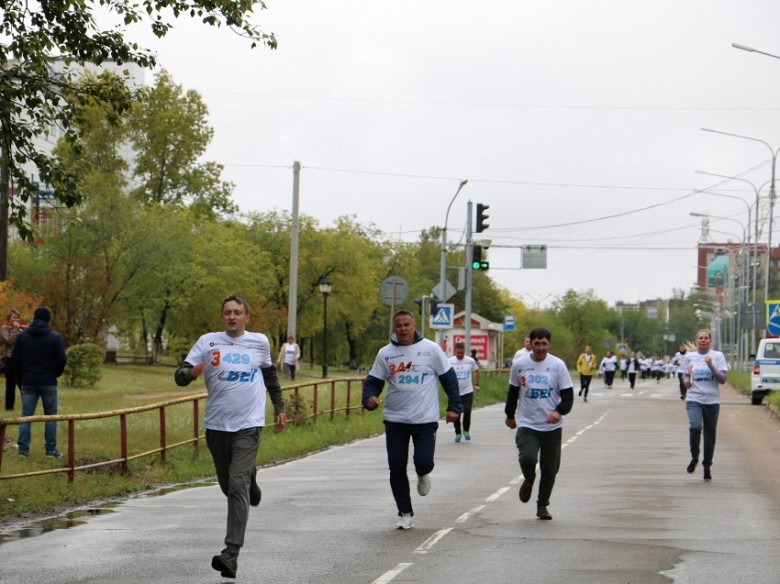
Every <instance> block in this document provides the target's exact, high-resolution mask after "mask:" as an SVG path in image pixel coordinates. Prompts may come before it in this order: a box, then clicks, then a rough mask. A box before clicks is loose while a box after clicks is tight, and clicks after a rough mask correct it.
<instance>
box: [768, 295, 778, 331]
mask: <svg viewBox="0 0 780 584" xmlns="http://www.w3.org/2000/svg"><path fill="white" fill-rule="evenodd" d="M766 330H767V332H768V333H769V334H770V335H774V336H780V300H767V301H766Z"/></svg>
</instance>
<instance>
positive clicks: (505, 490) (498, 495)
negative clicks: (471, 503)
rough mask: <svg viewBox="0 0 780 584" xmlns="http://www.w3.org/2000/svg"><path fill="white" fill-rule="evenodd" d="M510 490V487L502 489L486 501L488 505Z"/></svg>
mask: <svg viewBox="0 0 780 584" xmlns="http://www.w3.org/2000/svg"><path fill="white" fill-rule="evenodd" d="M508 490H509V487H501V488H500V489H498V490H497V491H496V492H495V493H493V494H492V495H490V496H489V497H488V498H487V499H485V501H487V502H488V503H492V502H493V501H495V500H496V499H498V498H499V497H500V496H501V495H503V494H504V493H506V492H507V491H508Z"/></svg>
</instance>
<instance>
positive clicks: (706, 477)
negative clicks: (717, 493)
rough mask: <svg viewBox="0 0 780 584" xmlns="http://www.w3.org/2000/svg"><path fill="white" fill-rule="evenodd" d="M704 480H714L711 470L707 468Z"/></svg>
mask: <svg viewBox="0 0 780 584" xmlns="http://www.w3.org/2000/svg"><path fill="white" fill-rule="evenodd" d="M704 480H705V481H711V480H712V475H711V474H710V469H709V468H705V469H704Z"/></svg>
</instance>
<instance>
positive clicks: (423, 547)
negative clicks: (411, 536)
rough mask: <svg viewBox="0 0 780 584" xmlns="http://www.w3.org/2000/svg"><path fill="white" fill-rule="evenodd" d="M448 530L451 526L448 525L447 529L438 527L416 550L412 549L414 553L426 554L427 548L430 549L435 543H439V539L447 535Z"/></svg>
mask: <svg viewBox="0 0 780 584" xmlns="http://www.w3.org/2000/svg"><path fill="white" fill-rule="evenodd" d="M450 531H452V527H448V528H447V529H440V530H439V531H437V532H436V533H434V534H433V535H432V536H431V537H429V538H428V539H427V540H425V542H423V544H422V545H421V546H420V547H418V548H417V549H416V550H414V553H416V554H427V553H428V550H429V549H431V548H432V547H433V546H435V545H436V544H437V543H439V540H440V539H441V538H442V537H444V536H445V535H447V534H448V533H449V532H450Z"/></svg>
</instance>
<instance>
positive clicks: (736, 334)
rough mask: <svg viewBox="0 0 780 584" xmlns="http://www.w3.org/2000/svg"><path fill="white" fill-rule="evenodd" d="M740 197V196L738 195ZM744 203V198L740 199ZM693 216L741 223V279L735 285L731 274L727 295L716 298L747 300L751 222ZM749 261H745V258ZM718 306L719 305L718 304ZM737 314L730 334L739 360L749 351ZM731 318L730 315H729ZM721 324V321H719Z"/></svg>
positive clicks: (736, 301) (728, 300)
mask: <svg viewBox="0 0 780 584" xmlns="http://www.w3.org/2000/svg"><path fill="white" fill-rule="evenodd" d="M736 198H739V197H736ZM740 200H741V201H742V202H743V203H744V202H745V201H744V200H742V199H740ZM690 215H691V217H704V218H705V219H709V218H714V219H722V220H725V221H733V222H734V223H736V224H737V225H739V226H740V227H741V228H742V243H741V245H740V253H739V255H740V257H741V258H742V260H741V261H740V262H739V268H740V269H739V271H738V272H737V277H738V279H739V287H737V286H736V285H735V280H734V277H732V276H729V277H728V280H727V281H726V282H724V283H725V284H726V297H725V299H724V298H720V299H718V298H716V300H717V301H718V302H720V304H721V305H722V304H723V302H724V300H725V301H726V302H728V303H729V304H731V303H734V304H736V305H737V306H739V305H741V304H743V303H745V302H747V292H748V287H746V286H745V282H747V281H748V279H749V277H750V267H749V265H748V263H749V259H750V252H749V248H746V244H745V242H746V240H747V239H748V236H749V233H750V223H748V225H747V226H745V225H744V224H743V223H742V222H741V221H738V220H737V219H733V218H731V217H719V216H718V215H709V214H706V213H696V212H691V213H690ZM746 259H747V260H748V261H745V260H746ZM729 271H730V270H729ZM716 306H718V305H716ZM720 311H721V306H718V313H720ZM733 314H735V315H736V316H737V320H736V323H734V322H733V321H729V322H731V334H730V335H729V342H732V341H735V343H734V344H736V345H737V351H736V352H737V355H736V359H737V361H739V359H740V357H741V356H742V355H743V354H746V353H747V338H746V337H745V335H743V333H742V322H741V311H736V312H735V313H733ZM719 316H720V315H719ZM729 318H730V317H729ZM718 324H719V326H720V321H719V323H718ZM735 324H736V331H735V330H734V328H735V327H734V325H735Z"/></svg>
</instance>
